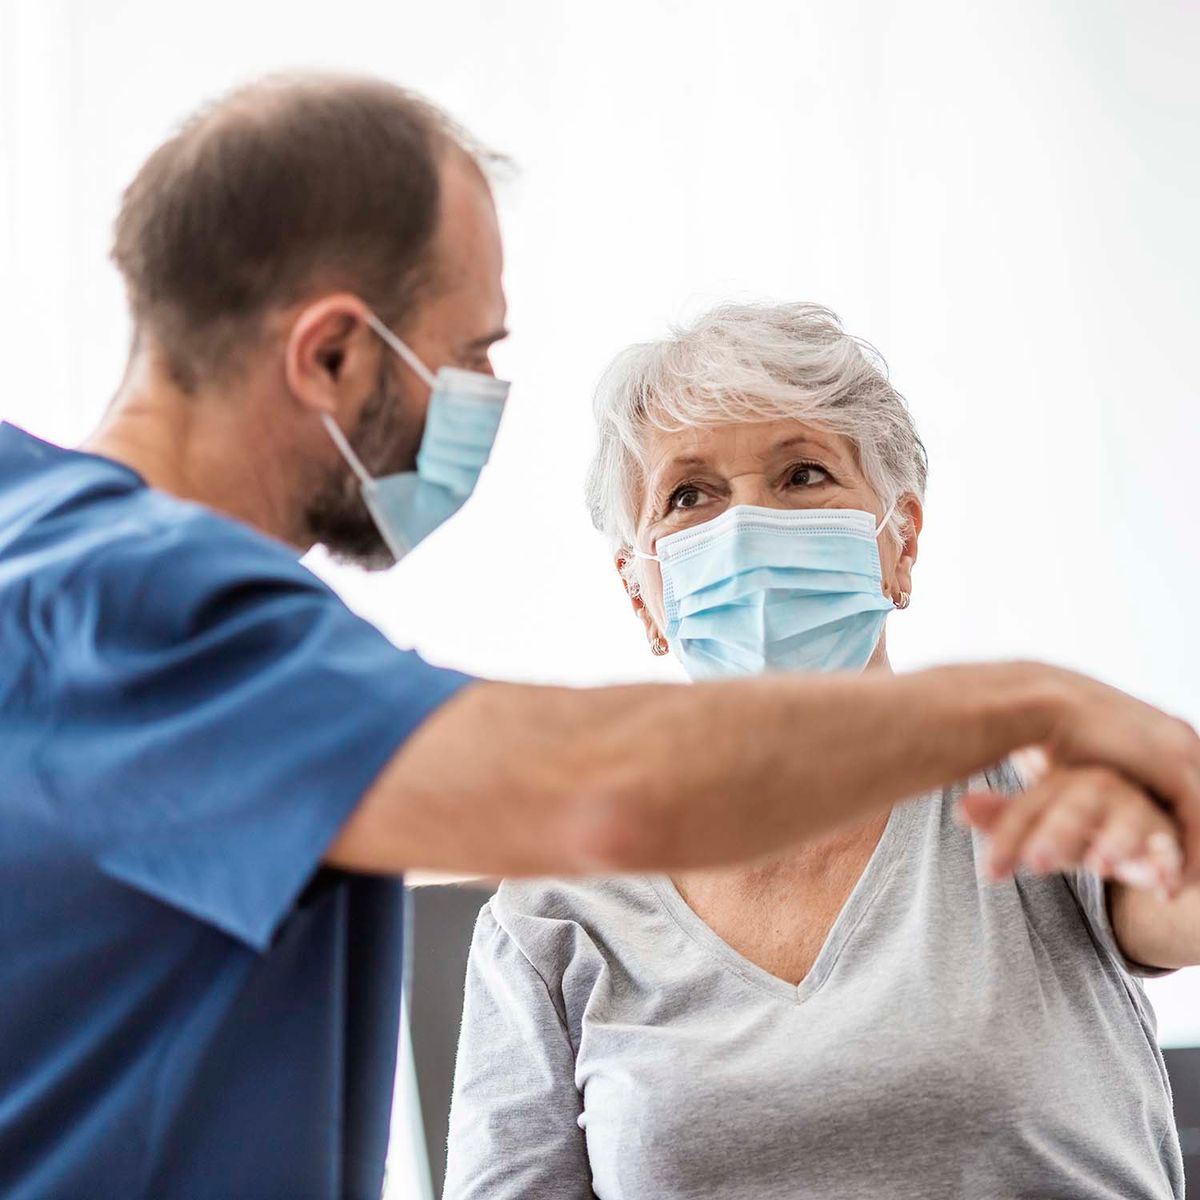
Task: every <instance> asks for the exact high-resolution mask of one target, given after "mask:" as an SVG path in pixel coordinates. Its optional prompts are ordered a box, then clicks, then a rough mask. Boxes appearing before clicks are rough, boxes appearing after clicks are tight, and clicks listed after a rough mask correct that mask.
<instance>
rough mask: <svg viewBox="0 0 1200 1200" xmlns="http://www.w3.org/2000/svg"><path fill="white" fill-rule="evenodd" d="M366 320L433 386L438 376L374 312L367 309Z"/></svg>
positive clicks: (371, 327)
mask: <svg viewBox="0 0 1200 1200" xmlns="http://www.w3.org/2000/svg"><path fill="white" fill-rule="evenodd" d="M364 320H365V321H366V323H367V326H368V327H369V328H370V329H373V330H374V331H375V332H376V333H377V334H379V336H380V337H381V338H383V340H384V341H385V342H387V344H388V345H389V346H390V347H391V348H392V349H393V350H395V352H396V353H397V354H398V355H400V357H401V358H402V359H404V361H405V362H406V363H407V364H408V365H409V366H410V367H411V368H412V369H413V370H414V371H415V372H416V373H417V375H418V376H420V378H421V379H422V380H424V382H425V383H427V384H428V385H429V386H430V387H431V388H432V387H433V386H434V385H435V384H436V383H437V376H436V375H434V373H433V372H432V371H431V370H430V369H429V368H428V367H427V366H426V365H425V364H424V363H423V362H422V361H421V360H420V359H419V358H418V357H417V356H416V355H415V354H414V353H413V352H412V351H411V350H410V349H409V348H408V347H407V346H406V345H405V344H404V343H403V342H402V341H401V340H400V339H399V338H398V337H397V336H396V335H395V334H394V333H393V332H392V331H391V330H390V329H389V328H388V327H387V326H386V325H385V324H384V323H383V322H382V321H381V320H380V319H379V318H378V317H377V316H376V315H375V314H374V313H373V312H371V311H370V309H368V310H367V313H366V316H365V317H364Z"/></svg>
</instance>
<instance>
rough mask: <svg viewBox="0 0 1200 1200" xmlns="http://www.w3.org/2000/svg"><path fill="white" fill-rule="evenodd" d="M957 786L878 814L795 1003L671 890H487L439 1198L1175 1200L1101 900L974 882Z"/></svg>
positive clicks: (1136, 1010) (1086, 883)
mask: <svg viewBox="0 0 1200 1200" xmlns="http://www.w3.org/2000/svg"><path fill="white" fill-rule="evenodd" d="M975 783H976V786H984V781H983V780H977V781H975ZM987 784H988V785H990V786H992V787H993V788H994V789H996V790H1012V789H1013V788H1015V787H1016V786H1017V784H1016V780H1015V777H1014V776H1013V774H1012V772H1011V769H1010V768H1008V767H1004V768H1001V769H999V770H997V771H996V772H991V773H989V776H988V780H987ZM962 791H963V789H962V788H961V787H959V788H951V789H947V790H946V791H944V792H938V793H936V794H933V795H931V796H928V797H926V798H924V799H921V800H917V801H913V802H911V803H908V804H904V805H900V806H898V807H897V808H895V809H894V810H893V812H892V814H891V816H890V818H889V820H888V823H887V826H886V828H885V830H884V833H883V835H882V837H881V839H880V841H879V844H878V846H877V847H876V849H875V852H874V854H873V855H872V857H871V859H870V861H869V863H868V865H867V867H866V869H865V871H864V872H863V875H862V877H861V878H860V879H859V881H858V884H857V885H856V887H855V888H854V891H853V892H852V894H851V896H850V898H849V900H848V901H847V902H846V905H845V907H844V908H843V910H842V912H841V913H840V915H839V916H838V918H837V920H836V921H835V923H834V925H833V927H832V928H831V929H830V931H829V934H828V936H827V939H826V941H825V944H824V946H823V948H822V949H821V951H820V953H819V954H818V956H817V959H816V961H815V962H814V964H813V966H812V969H811V970H810V971H809V973H808V975H807V976H806V977H805V979H804V980H803V982H802V983H801V984H800V985H799V986H798V987H796V986H793V985H791V984H789V983H787V982H786V981H784V980H782V979H779V978H777V977H775V976H773V975H771V974H769V973H768V972H767V971H764V970H763V969H761V968H760V967H758V966H756V965H754V964H753V963H751V962H750V961H749V960H747V959H746V958H744V957H743V956H742V955H740V954H739V953H737V952H736V951H735V950H733V949H732V948H731V947H730V946H729V945H727V944H726V943H725V942H724V941H723V940H722V939H721V938H719V937H718V936H717V935H716V934H715V933H714V932H713V931H712V930H711V929H709V928H708V926H706V925H705V924H704V923H703V922H702V921H701V920H700V919H699V918H698V917H697V916H696V915H695V913H693V912H692V910H691V909H690V908H689V907H688V906H687V904H686V903H685V902H684V901H683V899H682V898H681V897H680V895H679V893H678V892H677V891H676V889H675V888H674V886H673V885H672V884H671V882H670V881H669V880H667V879H663V878H622V879H606V880H592V881H584V882H561V881H538V882H523V883H506V884H504V885H502V886H501V888H500V890H499V892H498V893H497V895H496V896H495V897H494V898H493V899H492V900H491V901H490V902H489V904H488V905H486V906H485V907H484V909H483V911H482V913H481V914H480V917H479V922H478V925H477V927H476V930H475V937H474V942H473V945H472V950H471V958H470V965H469V967H468V974H467V988H466V1003H465V1009H464V1015H463V1028H462V1037H461V1041H460V1045H459V1057H458V1068H457V1076H456V1080H455V1089H454V1103H453V1110H452V1113H451V1122H450V1154H449V1164H448V1169H447V1178H446V1189H445V1193H444V1195H445V1197H446V1198H447V1200H468V1198H470V1200H483V1198H484V1197H487V1198H488V1200H508V1198H510V1197H511V1198H514V1200H515V1198H516V1197H524V1198H526V1200H550V1198H554V1200H560V1198H561V1200H567V1198H571V1200H589V1198H591V1197H593V1196H595V1197H599V1198H600V1200H648V1198H650V1197H653V1198H654V1200H684V1198H688V1200H691V1198H699V1197H721V1198H722V1200H775V1198H779V1200H783V1198H785V1197H787V1198H792V1197H805V1198H812V1200H860V1198H861V1200H867V1198H868V1197H869V1198H871V1200H880V1198H883V1197H886V1198H887V1200H939V1198H941V1197H947V1198H948V1197H965V1198H970V1200H990V1198H996V1200H999V1198H1001V1197H1003V1198H1005V1200H1012V1198H1017V1197H1029V1198H1032V1197H1038V1198H1042V1197H1055V1198H1058V1200H1085V1198H1086V1200H1141V1198H1147V1200H1149V1198H1151V1197H1153V1198H1155V1200H1168V1198H1174V1200H1178V1198H1179V1197H1182V1195H1183V1168H1182V1161H1181V1158H1180V1151H1179V1145H1178V1140H1177V1137H1176V1133H1175V1126H1174V1121H1173V1118H1172V1110H1171V1096H1170V1090H1169V1085H1168V1082H1167V1077H1166V1071H1165V1068H1164V1065H1163V1060H1162V1056H1161V1054H1160V1053H1159V1051H1158V1047H1157V1044H1156V1040H1155V1027H1154V1016H1153V1012H1152V1010H1151V1008H1150V1006H1149V1004H1148V1002H1147V1000H1146V997H1145V995H1144V993H1143V990H1142V987H1141V984H1140V982H1139V981H1138V980H1137V979H1136V978H1135V977H1134V975H1135V973H1136V971H1137V968H1136V967H1134V966H1133V964H1130V963H1128V962H1126V961H1125V960H1124V959H1123V957H1122V955H1121V952H1120V949H1119V948H1118V946H1117V944H1116V941H1115V939H1114V937H1113V933H1112V928H1111V925H1110V923H1109V919H1108V914H1107V911H1106V905H1105V899H1104V889H1103V886H1102V885H1101V884H1100V883H1099V881H1098V880H1097V879H1095V877H1093V876H1089V875H1082V874H1081V875H1072V876H1050V877H1041V878H1038V877H1033V876H1026V875H1019V876H1018V877H1017V878H1016V879H1015V880H1009V881H1007V882H1005V883H1002V884H992V883H990V882H988V881H987V879H986V877H985V875H984V871H983V861H984V860H983V850H984V843H983V842H982V840H981V839H980V838H979V837H978V836H977V835H975V834H973V833H971V832H970V831H969V830H967V829H964V828H963V827H961V826H960V825H959V824H958V822H957V821H956V820H955V818H954V808H955V803H956V801H957V799H958V797H959V796H960V795H961V794H962Z"/></svg>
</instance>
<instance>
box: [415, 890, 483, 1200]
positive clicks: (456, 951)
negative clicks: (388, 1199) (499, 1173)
mask: <svg viewBox="0 0 1200 1200" xmlns="http://www.w3.org/2000/svg"><path fill="white" fill-rule="evenodd" d="M494 891H495V887H494V886H486V887H481V886H478V885H476V884H433V885H429V886H426V887H416V888H413V889H412V890H411V891H410V892H409V914H410V916H409V920H410V925H409V950H410V955H411V958H410V962H411V966H410V968H409V976H408V978H409V980H410V984H409V994H408V1012H409V1029H410V1030H411V1037H412V1061H413V1068H414V1070H415V1072H416V1076H417V1094H418V1096H419V1098H420V1103H421V1121H422V1124H423V1125H424V1129H425V1147H426V1151H427V1153H428V1156H429V1178H430V1182H431V1183H432V1185H433V1194H434V1196H440V1195H441V1194H442V1184H443V1182H444V1180H445V1177H446V1133H447V1130H448V1128H449V1121H450V1092H451V1089H452V1087H453V1084H454V1055H455V1051H456V1050H457V1049H458V1027H459V1023H460V1022H461V1020H462V1005H463V980H464V978H465V977H466V971H467V953H468V951H469V950H470V948H471V934H472V932H473V930H474V928H475V918H476V917H477V916H478V915H479V910H480V909H481V908H482V907H483V905H484V903H485V902H486V901H487V900H488V899H489V897H490V896H491V894H492V892H494Z"/></svg>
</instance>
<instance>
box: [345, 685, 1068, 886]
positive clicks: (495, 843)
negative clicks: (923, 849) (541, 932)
mask: <svg viewBox="0 0 1200 1200" xmlns="http://www.w3.org/2000/svg"><path fill="white" fill-rule="evenodd" d="M1048 677H1049V673H1047V672H1044V671H1042V670H1041V669H1038V668H1030V667H1024V666H1020V665H1007V664H1004V665H1001V664H997V665H988V666H980V667H952V668H942V669H938V670H934V671H926V672H921V673H919V674H914V675H909V676H902V677H893V676H887V675H880V676H877V677H876V676H869V677H864V676H860V677H839V676H820V675H807V676H782V675H780V676H773V677H764V678H758V679H753V680H741V681H731V682H723V683H719V684H699V685H693V686H656V685H641V686H631V687H622V688H599V689H585V690H571V689H555V688H537V687H523V686H519V685H507V684H479V685H476V686H474V687H472V688H469V689H467V690H466V691H464V692H463V693H461V694H460V695H459V696H458V697H456V698H455V699H454V700H452V701H451V702H450V703H449V704H448V705H447V706H446V707H445V708H444V709H443V710H441V711H440V712H439V713H437V714H435V715H434V716H433V717H432V718H430V720H429V721H428V722H427V723H426V725H425V726H424V727H423V728H422V729H421V730H420V731H418V733H417V734H416V735H414V737H413V738H412V739H411V740H410V743H409V745H408V746H407V747H406V748H405V749H404V750H403V751H402V752H401V753H400V754H399V755H398V756H397V759H396V760H395V761H394V762H393V764H392V765H391V766H390V767H389V768H388V769H387V771H385V773H384V775H383V776H382V777H381V779H380V780H379V781H378V782H377V784H376V785H375V787H374V788H373V789H372V790H371V792H370V793H368V796H367V797H366V798H365V799H364V801H363V804H362V805H361V806H360V809H359V811H358V812H357V813H356V814H355V816H354V817H352V818H351V821H350V823H349V824H348V825H347V827H346V830H345V831H344V832H343V835H342V837H341V838H340V839H339V841H338V842H337V843H335V845H334V847H333V849H332V851H331V854H330V861H332V862H334V863H336V864H338V865H342V866H348V867H353V868H356V869H361V870H379V871H389V870H399V869H404V868H407V867H428V868H441V869H449V870H464V871H478V872H484V873H491V874H518V873H548V872H553V873H566V872H588V871H619V870H630V871H637V870H652V869H660V870H661V869H671V868H677V867H685V866H701V865H705V864H709V863H717V862H732V861H739V860H744V859H748V858H753V857H756V856H758V855H761V854H764V853H766V852H768V851H770V850H773V849H777V848H780V847H782V846H784V845H786V844H788V843H790V842H794V841H797V840H800V839H803V838H805V837H808V836H811V835H813V834H816V833H819V832H822V831H824V830H827V829H829V828H831V827H833V826H835V825H838V824H841V823H844V822H846V821H849V820H852V819H854V818H855V817H856V816H859V815H863V814H866V813H868V812H871V811H875V810H878V809H880V808H882V807H884V806H887V805H889V804H891V803H894V802H896V801H899V800H902V799H905V798H908V797H911V796H913V795H916V794H918V793H920V792H922V791H924V790H926V789H928V788H930V787H932V786H935V785H937V784H942V783H947V782H949V781H952V780H954V779H958V778H962V777H965V776H967V775H969V774H971V773H972V772H973V771H975V770H977V769H979V768H981V767H983V766H986V765H988V764H990V763H992V762H994V761H996V760H997V759H999V758H1002V757H1003V756H1004V755H1005V754H1006V753H1008V752H1009V751H1010V750H1012V749H1014V748H1016V747H1018V746H1021V745H1025V744H1028V743H1030V742H1036V741H1038V740H1040V739H1041V738H1042V737H1044V736H1045V734H1046V730H1047V729H1048V727H1049V724H1050V721H1051V716H1050V710H1051V708H1052V705H1053V696H1052V695H1051V694H1050V691H1051V689H1049V688H1048V687H1047V684H1046V679H1047V678H1048Z"/></svg>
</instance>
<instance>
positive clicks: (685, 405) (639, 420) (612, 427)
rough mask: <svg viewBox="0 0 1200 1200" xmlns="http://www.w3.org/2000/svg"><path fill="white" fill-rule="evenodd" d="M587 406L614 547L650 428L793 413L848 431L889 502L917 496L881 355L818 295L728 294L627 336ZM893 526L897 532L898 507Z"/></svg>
mask: <svg viewBox="0 0 1200 1200" xmlns="http://www.w3.org/2000/svg"><path fill="white" fill-rule="evenodd" d="M595 414H596V426H597V434H598V445H597V448H596V453H595V457H594V458H593V459H592V464H591V467H590V468H589V470H588V477H587V502H588V507H589V508H590V509H591V513H592V521H593V523H594V524H595V526H596V528H597V529H599V530H600V531H601V532H602V533H604V534H605V535H606V536H607V537H608V538H609V540H610V542H611V544H612V548H613V550H614V551H618V552H619V551H621V550H628V549H630V548H632V547H633V544H634V539H635V534H636V528H637V518H638V508H639V503H640V500H641V495H642V489H643V488H644V486H645V468H646V463H645V457H644V446H643V442H644V435H645V432H646V430H648V429H659V430H663V431H665V432H677V431H681V430H684V429H689V428H695V427H698V426H706V425H723V424H726V423H727V422H736V421H765V420H775V419H778V418H781V417H782V418H787V417H790V418H793V419H795V420H800V421H806V422H808V423H810V424H813V425H816V426H820V427H821V428H823V429H826V430H829V431H830V432H833V433H840V434H843V435H844V436H846V437H848V438H849V439H850V441H851V442H852V443H853V444H854V448H855V451H856V453H857V455H858V460H859V465H860V466H861V468H862V471H863V474H864V475H865V477H866V479H867V482H868V483H869V484H870V485H871V486H872V488H874V490H875V492H876V494H877V495H878V496H879V499H880V501H881V502H882V503H883V505H884V507H885V508H886V507H887V506H889V505H891V504H892V502H893V501H895V500H898V499H899V498H900V497H901V496H903V495H905V494H906V493H912V494H913V495H915V496H916V497H918V499H921V500H924V498H925V483H926V477H927V473H928V465H927V459H926V455H925V447H924V446H923V445H922V443H921V439H920V438H919V437H918V436H917V430H916V427H915V425H914V424H913V420H912V416H911V415H910V413H909V411H908V405H907V404H906V403H905V401H904V397H903V396H901V395H900V393H899V392H898V391H897V390H896V389H895V388H894V387H893V386H892V385H891V383H890V382H889V381H888V373H887V364H886V363H885V362H884V361H883V357H882V355H880V353H879V352H878V351H877V350H876V349H875V348H874V347H873V346H871V345H870V344H869V343H868V342H864V341H862V340H860V339H859V338H855V337H852V336H851V335H850V334H848V333H847V332H846V331H845V330H844V329H843V328H842V324H841V322H840V321H839V320H838V318H837V316H835V315H834V314H833V313H832V312H830V311H829V309H827V308H823V307H822V306H821V305H819V304H807V303H793V304H724V305H721V306H720V307H719V308H715V309H713V310H712V311H711V312H708V313H706V314H705V315H704V316H702V317H700V318H699V319H698V320H696V321H694V322H693V323H692V324H691V325H689V326H687V327H684V328H676V329H672V331H671V336H670V337H668V338H665V339H663V340H661V341H657V342H645V343H643V344H641V345H636V346H631V347H629V349H627V350H624V351H622V353H620V354H619V355H617V357H616V358H615V359H614V360H613V361H612V363H611V364H610V365H609V367H608V369H607V370H606V371H605V373H604V376H603V378H602V379H601V381H600V385H599V387H598V388H597V391H596V400H595ZM891 528H892V531H893V534H895V535H898V534H899V533H900V532H901V531H902V529H903V520H902V518H901V517H900V516H899V515H897V516H894V517H893V518H892V521H891Z"/></svg>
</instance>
